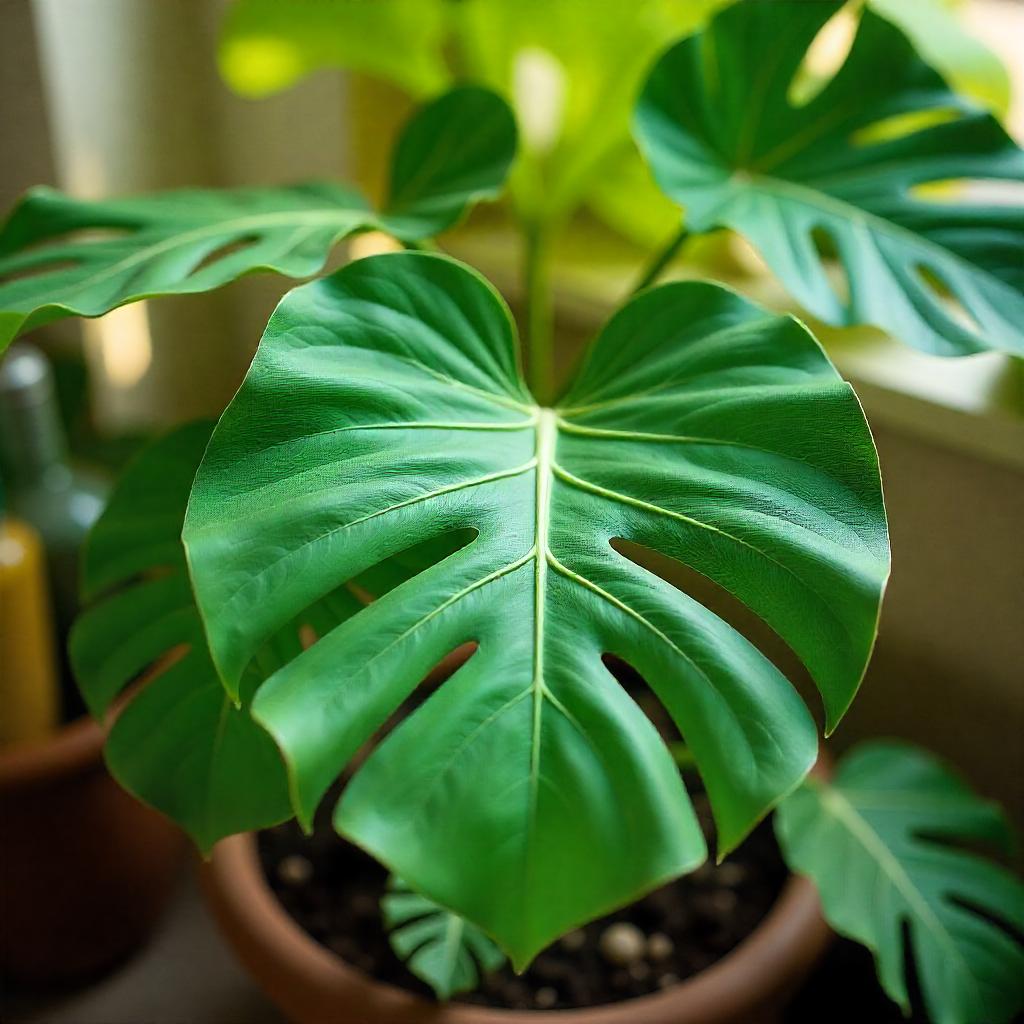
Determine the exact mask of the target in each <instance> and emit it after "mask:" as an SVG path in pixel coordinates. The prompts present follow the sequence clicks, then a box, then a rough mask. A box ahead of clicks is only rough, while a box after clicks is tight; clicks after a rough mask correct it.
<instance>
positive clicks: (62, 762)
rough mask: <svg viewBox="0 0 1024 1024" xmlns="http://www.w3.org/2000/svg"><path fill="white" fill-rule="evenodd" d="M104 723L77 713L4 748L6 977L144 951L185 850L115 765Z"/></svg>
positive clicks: (0, 817) (28, 978) (1, 892)
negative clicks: (111, 766)
mask: <svg viewBox="0 0 1024 1024" xmlns="http://www.w3.org/2000/svg"><path fill="white" fill-rule="evenodd" d="M103 741H104V731H103V729H102V727H101V726H100V725H98V724H97V723H96V722H94V721H93V720H92V719H91V718H81V719H78V720H77V721H75V722H73V723H72V724H71V725H68V726H66V727H65V728H63V729H61V730H60V731H59V732H58V733H57V734H56V735H54V736H53V737H51V738H49V739H47V740H45V741H43V742H40V743H30V744H24V745H18V746H14V747H10V748H6V749H2V750H0V851H2V855H0V921H2V922H3V924H2V927H0V973H2V974H4V975H5V976H8V977H12V978H17V979H18V980H20V981H25V982H31V983H49V984H53V983H62V982H70V981H74V980H79V979H83V978H86V977H88V976H90V975H94V974H96V973H98V972H100V971H102V970H103V969H105V968H107V967H110V966H112V965H113V964H115V963H116V962H117V961H118V960H120V959H122V958H123V957H125V956H126V955H127V954H129V953H131V952H132V951H133V950H134V949H136V948H137V947H138V946H139V944H140V943H141V942H142V941H143V939H144V938H145V937H146V936H147V934H148V933H149V932H150V930H151V929H152V927H153V925H154V924H155V923H156V921H157V918H158V917H159V915H160V912H161V911H162V910H163V908H164V905H165V904H166V902H167V899H168V896H169V895H170V892H171V890H172V888H173V885H174V882H175V878H176V875H177V873H178V869H179V867H180V864H181V861H182V856H183V852H184V848H185V843H184V837H183V836H182V835H181V833H180V832H179V831H178V830H177V829H176V828H175V827H174V826H173V825H171V824H170V822H168V821H167V820H166V819H165V818H163V817H162V816H160V815H159V814H157V813H156V812H155V811H153V810H150V809H149V808H147V807H144V806H143V805H142V804H140V803H139V802H138V801H137V800H136V799H135V798H134V797H132V796H130V795H129V794H128V793H126V792H125V791H124V790H123V789H121V787H120V786H118V785H117V783H116V782H114V780H113V779H112V778H111V777H110V775H109V774H108V773H107V770H106V767H105V765H104V763H103Z"/></svg>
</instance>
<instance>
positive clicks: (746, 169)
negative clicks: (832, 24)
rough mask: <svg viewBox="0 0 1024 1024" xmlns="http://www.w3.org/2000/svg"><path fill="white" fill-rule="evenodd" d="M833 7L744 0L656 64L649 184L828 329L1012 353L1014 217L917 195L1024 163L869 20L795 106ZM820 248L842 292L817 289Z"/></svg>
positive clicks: (1017, 274)
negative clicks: (744, 241) (817, 87)
mask: <svg viewBox="0 0 1024 1024" xmlns="http://www.w3.org/2000/svg"><path fill="white" fill-rule="evenodd" d="M841 7H842V3H841V0H822V2H818V3H802V2H793V0H782V2H768V0H740V2H739V3H737V4H735V5H734V6H732V7H729V8H727V9H726V10H725V11H723V12H722V13H720V14H719V15H718V16H717V17H716V18H715V19H714V20H713V21H712V22H711V23H710V25H709V26H708V27H707V28H706V29H705V30H704V31H703V32H701V33H699V34H697V35H693V36H690V37H689V38H687V39H684V40H683V41H682V42H681V43H678V44H677V45H676V46H674V47H673V48H672V49H670V50H669V51H668V52H667V53H666V54H664V56H662V57H661V59H660V60H659V61H658V62H657V64H656V65H655V67H654V69H653V71H652V72H651V74H650V77H649V78H648V80H647V83H646V85H645V87H644V89H643V92H642V94H641V97H640V100H639V103H638V106H637V111H636V118H635V132H636V136H637V140H638V142H639V144H640V147H641V149H643V151H644V152H645V154H646V156H647V159H648V160H649V162H650V164H651V167H652V170H653V171H654V175H655V177H656V178H657V180H658V182H659V183H660V185H661V187H662V188H663V189H664V190H665V192H666V193H667V194H668V195H669V196H671V197H672V198H673V199H675V200H676V201H677V202H678V203H680V204H681V205H683V206H684V207H685V208H686V223H687V226H688V228H689V229H690V230H691V231H695V232H705V231H710V230H712V229H715V228H720V227H726V228H732V229H734V230H736V231H739V232H740V233H742V234H744V235H746V236H747V238H749V239H750V241H751V242H753V244H754V245H755V246H756V247H757V248H758V249H759V250H760V252H761V254H762V255H763V256H764V258H765V260H766V261H767V263H768V265H769V267H771V269H772V270H773V271H774V272H775V274H776V275H777V276H778V277H779V278H780V280H781V281H782V282H783V284H784V285H785V286H786V287H787V288H788V289H789V291H790V292H791V293H792V294H793V296H794V297H795V298H796V299H797V300H798V301H799V302H800V304H801V305H802V306H804V308H806V309H808V310H809V311H810V312H812V313H813V314H814V315H815V316H817V317H819V318H820V319H822V320H824V321H826V322H827V323H831V324H838V325H842V324H874V325H876V326H878V327H881V328H883V329H884V330H886V331H888V332H890V333H891V334H893V335H894V336H895V337H897V338H899V339H901V340H902V341H904V342H906V343H907V344H909V345H913V346H916V347H917V348H920V349H922V350H924V351H926V352H931V353H935V354H938V355H967V354H970V353H972V352H978V351H982V350H985V349H1002V350H1005V351H1007V352H1012V353H1015V354H1018V355H1021V354H1024V260H1021V258H1020V254H1021V252H1022V248H1024V209H1022V208H1021V207H1020V206H1019V205H1017V206H1013V205H1002V204H988V205H984V204H981V203H977V202H971V201H969V200H968V199H967V197H966V196H961V195H959V194H956V193H954V194H953V195H949V194H944V195H942V196H938V197H932V198H931V199H928V198H925V197H924V196H922V195H920V194H918V193H915V191H914V189H915V187H916V186H923V185H928V184H931V183H936V182H947V181H949V180H954V179H955V180H975V179H1010V180H1014V181H1021V180H1022V179H1024V153H1022V152H1021V150H1020V149H1018V148H1017V146H1015V145H1014V143H1013V142H1012V141H1011V140H1010V138H1009V137H1008V136H1007V134H1006V132H1005V131H1004V130H1003V129H1002V127H1000V125H999V123H998V122H997V121H996V120H995V118H993V117H992V116H991V115H990V114H988V113H985V112H983V111H982V110H981V109H980V108H978V107H976V106H975V105H974V104H973V103H972V101H969V100H967V99H965V98H964V97H962V96H958V95H956V94H955V93H954V92H952V91H951V90H950V88H949V87H948V86H947V85H946V83H945V82H944V81H943V79H942V78H941V77H940V76H939V74H938V73H936V72H935V71H933V70H932V69H931V68H929V67H928V66H927V65H926V64H925V63H924V62H923V61H922V60H921V59H920V57H918V56H917V54H916V53H915V52H914V49H913V47H912V45H911V43H910V42H909V41H908V40H907V38H906V37H905V36H904V35H903V34H902V33H901V32H900V31H899V29H897V28H896V27H895V26H893V25H892V24H890V23H889V22H887V21H885V20H884V19H883V18H881V17H879V16H878V15H877V14H875V13H873V12H872V11H871V10H870V9H865V10H864V11H863V12H862V14H861V19H860V26H859V31H858V33H857V36H856V38H855V40H854V42H853V45H852V48H851V50H850V53H849V56H848V57H847V59H846V61H845V63H844V64H843V66H842V67H841V68H840V70H839V71H838V72H837V73H836V74H835V76H834V77H833V78H832V79H831V81H829V82H828V83H827V84H826V85H825V86H824V87H823V88H822V89H821V91H820V92H819V93H818V94H817V95H815V96H814V97H813V98H812V99H811V100H809V101H808V102H807V103H805V104H804V105H796V104H795V103H794V102H791V100H790V98H789V95H788V94H789V91H790V88H791V85H792V83H793V81H794V79H795V78H796V76H797V75H798V73H799V72H800V69H801V62H802V60H803V58H804V57H805V55H806V53H807V50H808V48H809V46H810V44H811V43H812V41H813V40H814V39H815V37H816V35H817V33H818V32H819V30H821V29H822V27H823V26H824V25H825V23H826V22H827V21H828V19H829V18H830V16H832V15H833V14H835V13H836V12H837V11H839V10H840V8H841ZM880 69H881V70H880ZM901 125H902V128H901ZM915 128H916V130H915ZM908 132H909V133H908ZM832 251H834V253H835V255H836V257H837V258H838V260H839V262H840V263H841V265H842V268H843V269H844V271H845V275H846V279H847V289H846V291H847V292H848V294H843V289H842V288H841V287H839V288H838V289H837V287H834V286H833V284H834V283H833V281H832V279H830V275H829V270H828V263H829V260H828V259H827V258H826V254H828V253H831V252H832Z"/></svg>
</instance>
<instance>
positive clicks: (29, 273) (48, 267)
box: [0, 253, 81, 284]
mask: <svg viewBox="0 0 1024 1024" xmlns="http://www.w3.org/2000/svg"><path fill="white" fill-rule="evenodd" d="M54 255H55V256H56V255H57V254H56V253H54ZM78 266H81V260H68V259H53V260H49V261H45V260H41V261H40V262H38V263H33V264H32V265H31V266H28V267H22V268H21V269H20V270H12V271H10V272H8V273H6V274H0V283H2V284H12V283H13V282H14V281H22V280H25V279H26V278H30V277H42V276H43V275H44V274H55V273H59V272H60V271H62V270H74V269H75V268H76V267H78Z"/></svg>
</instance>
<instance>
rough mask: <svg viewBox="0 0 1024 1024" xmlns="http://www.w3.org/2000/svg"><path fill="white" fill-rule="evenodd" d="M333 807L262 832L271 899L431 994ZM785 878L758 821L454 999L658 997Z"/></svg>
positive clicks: (718, 951)
mask: <svg viewBox="0 0 1024 1024" xmlns="http://www.w3.org/2000/svg"><path fill="white" fill-rule="evenodd" d="M693 789H694V787H692V786H691V790H693ZM693 799H694V806H695V807H696V809H697V813H698V816H699V818H700V820H701V824H702V826H703V827H704V830H705V833H706V834H707V835H708V836H709V837H710V836H711V835H712V834H713V829H712V826H711V820H710V809H709V807H708V803H707V799H706V797H705V796H704V795H703V794H702V793H700V792H696V791H694V794H693ZM333 803H334V801H333V799H330V798H329V799H327V800H325V801H324V813H323V820H321V821H319V822H318V824H317V827H316V828H315V829H314V832H313V834H312V835H311V836H304V835H303V834H302V833H301V831H300V830H299V828H298V827H297V826H296V825H295V824H293V823H289V824H286V825H281V826H279V827H277V828H274V829H269V830H267V831H265V832H263V833H261V835H260V844H259V845H260V855H261V858H262V861H263V867H264V871H265V873H266V875H267V878H268V880H269V882H270V884H271V886H272V887H273V889H274V892H275V893H276V894H277V896H278V898H279V899H280V900H281V903H282V904H283V906H284V907H285V909H286V910H287V911H288V913H289V914H291V916H292V917H293V918H295V920H296V921H297V922H298V923H299V924H300V925H301V926H302V928H303V929H304V930H305V931H306V932H308V933H309V934H310V935H311V936H312V937H313V938H314V939H316V940H317V941H318V942H320V943H322V944H323V945H324V946H327V947H328V948H329V949H331V950H333V951H334V952H335V953H337V954H338V955H339V956H341V957H342V958H343V959H344V960H345V961H346V962H348V963H349V964H350V965H352V966H354V967H357V968H359V969H360V970H362V971H365V972H366V973H367V974H370V975H372V976H373V977H374V978H376V979H378V980H380V981H385V982H389V983H390V984H392V985H398V986H400V987H402V988H405V989H410V990H412V991H413V992H416V993H419V994H420V995H423V996H425V997H427V998H432V993H431V991H430V989H429V988H428V987H427V986H426V985H424V984H423V983H422V982H421V981H420V980H419V979H417V978H415V977H414V976H413V975H412V974H410V973H409V971H408V970H406V968H405V966H404V965H403V964H402V963H401V961H400V960H398V958H397V957H396V956H395V954H394V953H393V952H392V950H391V946H390V945H389V943H388V937H387V934H386V933H385V931H384V929H383V926H382V923H381V913H380V900H381V897H382V896H383V895H384V891H385V886H386V882H387V873H386V872H385V870H384V869H383V868H382V867H381V866H380V865H379V864H378V863H377V862H376V861H374V860H373V859H372V858H370V857H369V856H367V855H366V854H365V853H363V852H362V851H360V850H359V849H357V848H356V847H354V846H352V845H351V844H350V843H347V842H345V841H344V840H342V839H341V838H339V837H338V836H337V835H336V834H335V833H334V831H333V830H332V829H331V827H330V823H329V811H330V809H331V808H332V807H333ZM709 844H710V840H709ZM785 878H786V870H785V867H784V866H783V863H782V860H781V857H780V855H779V851H778V848H777V846H776V844H775V839H774V836H773V835H772V831H771V828H770V826H768V825H761V826H760V827H759V828H758V829H757V830H755V832H754V833H753V834H752V835H751V836H750V837H749V838H748V839H747V841H746V842H745V843H743V845H742V846H741V847H740V848H739V849H738V850H737V851H736V852H734V853H733V854H730V856H729V858H728V859H727V860H726V861H725V863H723V864H722V865H720V866H718V867H715V866H714V865H713V864H710V863H709V864H707V865H705V866H704V867H701V868H699V869H698V870H697V871H695V872H694V873H693V874H691V875H688V876H687V877H685V878H682V879H679V880H678V881H675V882H672V883H670V884H669V885H666V886H664V887H663V888H661V889H658V890H656V891H655V892H653V893H651V894H649V895H648V896H646V897H644V898H643V899H642V900H640V901H639V902H637V903H634V904H633V905H632V906H629V907H627V908H625V909H623V910H620V911H617V912H616V913H614V914H611V915H609V916H608V917H605V918H602V919H601V920H599V921H594V922H591V923H590V924H588V925H586V926H585V927H583V928H581V929H579V930H578V931H576V932H573V933H571V934H570V935H568V936H566V937H563V938H562V939H560V940H559V941H557V942H555V943H554V944H553V945H552V946H550V947H549V948H548V949H546V950H545V951H544V952H543V953H541V954H540V955H539V956H538V957H537V959H536V960H535V961H534V962H533V964H532V965H531V966H530V968H529V969H528V970H527V971H526V973H525V974H523V975H521V976H517V975H516V974H514V973H513V971H512V969H511V968H510V967H508V966H506V967H504V968H502V969H500V970H498V971H495V972H493V973H491V974H489V975H487V976H486V977H485V978H484V979H483V980H482V983H481V985H480V987H479V988H478V989H477V990H476V991H475V992H470V993H464V994H462V995H460V996H457V997H456V998H458V999H460V1000H462V1001H465V1002H470V1003H477V1004H482V1005H486V1006H493V1007H501V1008H506V1009H564V1008H570V1007H586V1006H595V1005H600V1004H602V1003H611V1002H616V1001H618V1000H623V999H630V998H634V997H636V996H642V995H647V994H648V993H652V992H657V991H659V990H660V989H662V988H666V987H668V986H670V985H674V984H675V983H676V982H677V981H679V980H681V979H683V978H686V977H689V976H690V975H692V974H696V973H698V972H699V971H701V970H703V969H704V968H706V967H708V966H709V965H710V964H712V963H714V962H715V961H716V960H718V959H720V958H721V957H722V956H724V955H725V954H726V953H728V952H729V950H731V949H732V948H733V947H734V946H736V945H737V944H738V943H739V942H741V941H742V940H743V939H744V938H746V936H747V935H749V934H750V933H751V932H752V931H753V930H754V928H755V927H756V926H757V924H758V923H759V922H760V921H761V919H762V918H763V917H764V916H765V914H766V913H767V911H768V910H769V908H770V907H771V905H772V904H773V903H774V901H775V899H776V897H777V896H778V894H779V891H780V889H781V887H782V884H783V882H784V880H785ZM623 922H625V923H627V924H628V925H629V926H632V927H628V928H626V929H623V928H621V927H619V928H618V929H615V930H614V931H613V934H612V938H619V939H621V938H623V932H624V931H625V932H626V933H628V934H627V935H626V936H625V937H626V938H627V939H631V940H632V941H631V942H627V943H626V946H627V948H628V947H629V946H630V945H632V946H634V947H636V948H637V949H640V950H642V953H641V955H639V956H637V957H635V958H630V957H622V956H619V957H617V958H616V959H619V960H621V959H627V960H628V963H626V964H623V963H617V962H613V960H609V959H608V956H607V953H608V946H609V943H610V938H609V936H608V930H609V928H610V927H611V926H613V925H616V924H621V923H623ZM638 932H639V934H638ZM641 936H642V937H643V944H641V943H640V941H639V940H640V937H641ZM602 939H603V941H602ZM612 944H613V945H614V943H612ZM619 952H620V953H623V952H625V950H622V949H620V950H619ZM613 953H614V951H613Z"/></svg>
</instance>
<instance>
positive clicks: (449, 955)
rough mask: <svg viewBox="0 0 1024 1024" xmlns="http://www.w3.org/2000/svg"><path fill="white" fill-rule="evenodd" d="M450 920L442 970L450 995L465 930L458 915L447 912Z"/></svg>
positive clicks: (447, 926) (446, 928) (443, 949)
mask: <svg viewBox="0 0 1024 1024" xmlns="http://www.w3.org/2000/svg"><path fill="white" fill-rule="evenodd" d="M447 917H448V920H447V922H446V923H445V929H444V946H443V948H442V970H443V971H444V976H445V979H446V982H447V984H446V986H445V987H446V989H447V990H448V994H450V993H451V991H452V985H453V983H454V981H455V968H456V965H457V963H458V957H459V946H460V944H461V942H462V933H463V931H464V929H465V922H464V921H463V920H462V918H461V917H459V916H458V914H453V913H451V911H448V912H447Z"/></svg>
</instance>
